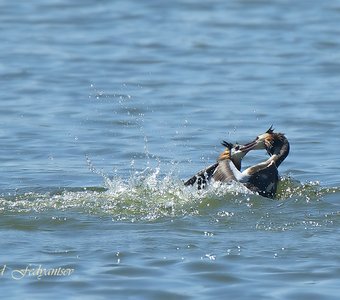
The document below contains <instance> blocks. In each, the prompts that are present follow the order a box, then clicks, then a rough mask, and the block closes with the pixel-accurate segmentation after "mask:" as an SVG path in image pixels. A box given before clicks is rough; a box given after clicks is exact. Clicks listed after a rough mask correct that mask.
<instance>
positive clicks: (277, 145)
mask: <svg viewBox="0 0 340 300" xmlns="http://www.w3.org/2000/svg"><path fill="white" fill-rule="evenodd" d="M222 145H224V146H226V149H225V151H224V152H222V154H221V155H220V156H219V158H218V160H217V162H216V163H215V164H213V165H210V166H209V167H207V168H205V169H203V170H202V171H200V172H198V173H197V174H196V175H194V176H193V177H191V178H190V179H189V180H187V181H186V182H185V183H184V184H185V185H186V186H189V185H191V186H192V185H195V183H197V187H198V189H202V188H205V187H206V186H207V184H208V182H210V181H211V180H214V181H220V182H230V181H238V182H241V183H243V184H244V185H245V186H246V187H247V188H248V189H249V190H251V191H253V192H255V193H258V194H259V195H261V196H264V197H267V198H274V197H275V194H276V190H277V186H278V182H279V174H278V170H277V168H278V167H279V165H280V164H281V163H282V161H283V160H284V159H285V158H286V157H287V155H288V154H289V142H288V140H287V138H286V137H285V136H284V134H282V133H274V131H273V129H272V127H270V128H269V130H267V131H266V132H265V133H264V134H261V135H259V136H258V137H257V138H256V139H255V140H254V141H252V142H250V143H248V144H246V145H244V146H240V145H232V144H229V143H227V142H225V141H224V142H223V143H222ZM257 149H266V151H267V153H268V154H269V155H270V158H268V159H267V160H266V161H264V162H261V163H259V164H256V165H254V166H251V167H249V168H247V169H245V170H244V171H242V172H241V161H242V159H243V157H244V156H245V155H246V154H247V153H248V152H249V151H250V150H257Z"/></svg>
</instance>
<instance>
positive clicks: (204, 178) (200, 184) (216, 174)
mask: <svg viewBox="0 0 340 300" xmlns="http://www.w3.org/2000/svg"><path fill="white" fill-rule="evenodd" d="M222 145H223V146H225V147H226V149H225V151H223V152H222V153H221V155H220V156H219V158H218V159H217V162H216V163H214V164H213V165H210V166H209V167H207V168H205V169H203V170H201V171H200V172H198V173H197V174H196V175H194V176H193V177H191V178H190V179H188V180H187V181H186V182H185V183H184V185H185V186H190V185H191V186H193V185H195V184H197V188H198V189H199V190H200V189H204V188H205V187H206V186H207V184H208V183H209V182H210V181H211V180H214V181H221V182H229V181H233V180H234V181H242V180H243V175H242V173H241V172H240V170H241V161H242V158H243V157H244V156H245V155H246V154H247V152H248V151H249V150H247V148H246V147H244V146H240V145H238V144H235V145H233V144H230V143H228V142H226V141H223V142H222ZM251 146H252V145H251Z"/></svg>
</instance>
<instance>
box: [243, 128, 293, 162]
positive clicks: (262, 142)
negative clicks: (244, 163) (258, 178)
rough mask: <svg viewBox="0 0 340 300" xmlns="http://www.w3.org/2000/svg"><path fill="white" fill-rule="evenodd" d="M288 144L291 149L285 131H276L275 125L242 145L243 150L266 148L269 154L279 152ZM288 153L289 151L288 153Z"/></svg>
mask: <svg viewBox="0 0 340 300" xmlns="http://www.w3.org/2000/svg"><path fill="white" fill-rule="evenodd" d="M284 146H286V147H287V148H288V149H287V150H288V151H289V143H288V140H287V138H286V137H285V136H284V134H283V133H276V132H274V129H273V126H270V128H269V129H268V130H267V131H266V132H265V133H263V134H260V135H259V136H257V137H256V139H255V140H253V141H252V142H250V143H248V144H245V145H244V146H243V147H241V149H240V150H242V151H250V150H258V149H266V151H267V152H268V154H269V155H274V154H278V153H279V152H280V151H281V150H282V148H283V147H284ZM287 155H288V153H287Z"/></svg>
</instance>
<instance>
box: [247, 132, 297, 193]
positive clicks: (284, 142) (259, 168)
mask: <svg viewBox="0 0 340 300" xmlns="http://www.w3.org/2000/svg"><path fill="white" fill-rule="evenodd" d="M244 147H247V148H251V149H252V150H256V149H265V150H266V151H267V153H268V154H269V155H270V158H269V159H267V160H266V161H264V162H261V163H259V164H257V165H254V166H251V167H249V168H248V169H246V170H244V171H243V172H244V173H245V174H247V175H248V176H249V177H248V180H247V182H245V186H246V187H247V188H248V189H250V190H251V191H253V192H256V193H258V194H260V195H261V196H264V197H267V198H274V197H275V194H276V190H277V186H278V182H279V172H278V169H277V168H278V167H279V166H280V164H281V163H282V162H283V161H284V160H285V158H286V157H287V156H288V154H289V148H290V146H289V142H288V139H287V138H286V137H285V135H284V134H282V133H275V132H274V131H273V129H272V127H270V128H269V129H268V130H267V131H266V132H265V133H264V134H261V135H259V136H258V137H257V138H256V139H255V140H254V141H253V142H251V143H248V144H246V145H245V146H244Z"/></svg>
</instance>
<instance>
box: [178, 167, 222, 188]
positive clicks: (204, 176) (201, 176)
mask: <svg viewBox="0 0 340 300" xmlns="http://www.w3.org/2000/svg"><path fill="white" fill-rule="evenodd" d="M217 166H218V163H215V164H213V165H210V166H209V167H207V168H205V169H203V170H201V171H199V172H198V173H197V174H196V175H194V176H192V177H191V178H190V179H188V180H187V181H186V182H184V185H185V186H189V185H194V184H195V183H196V182H197V186H198V189H199V190H200V189H202V188H205V186H206V184H207V182H208V181H210V179H211V176H212V175H213V174H214V172H215V170H216V168H217Z"/></svg>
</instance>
